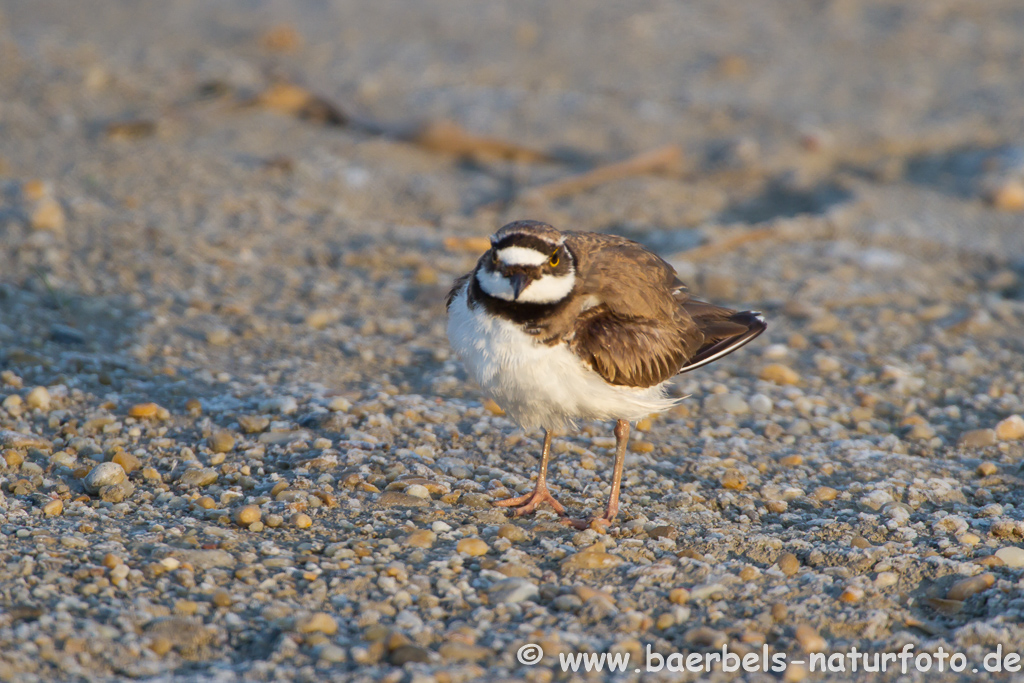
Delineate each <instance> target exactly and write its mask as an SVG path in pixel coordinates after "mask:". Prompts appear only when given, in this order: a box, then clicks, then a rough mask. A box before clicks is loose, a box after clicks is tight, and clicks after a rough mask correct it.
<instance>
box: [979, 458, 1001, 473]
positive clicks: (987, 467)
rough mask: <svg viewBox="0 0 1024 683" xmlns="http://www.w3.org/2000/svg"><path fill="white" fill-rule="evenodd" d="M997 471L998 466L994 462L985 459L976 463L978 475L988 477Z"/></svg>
mask: <svg viewBox="0 0 1024 683" xmlns="http://www.w3.org/2000/svg"><path fill="white" fill-rule="evenodd" d="M998 471H999V467H998V466H997V465H996V464H995V463H994V462H989V461H987V460H986V461H985V462H983V463H981V464H980V465H978V476H981V477H990V476H992V475H993V474H995V473H996V472H998Z"/></svg>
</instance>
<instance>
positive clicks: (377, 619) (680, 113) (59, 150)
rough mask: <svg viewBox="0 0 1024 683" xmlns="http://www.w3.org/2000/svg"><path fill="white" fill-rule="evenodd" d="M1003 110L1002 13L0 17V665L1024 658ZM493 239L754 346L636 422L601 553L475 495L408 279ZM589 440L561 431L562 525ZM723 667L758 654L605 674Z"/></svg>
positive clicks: (46, 673)
mask: <svg viewBox="0 0 1024 683" xmlns="http://www.w3.org/2000/svg"><path fill="white" fill-rule="evenodd" d="M332 107H333V108H332ZM444 121H448V122H453V123H454V124H456V125H457V126H459V127H461V129H462V130H463V131H466V132H469V133H472V134H475V135H479V136H490V137H493V138H498V139H501V140H505V141H511V142H514V143H515V144H517V145H520V146H521V147H522V148H521V149H520V150H519V152H518V156H516V157H515V158H513V159H508V158H493V157H487V156H474V157H472V158H465V157H460V156H456V155H452V154H449V153H444V152H438V151H437V150H432V149H429V148H428V146H425V145H424V144H422V142H423V138H422V137H421V138H419V143H417V138H416V137H415V134H414V133H410V131H416V130H418V129H419V128H418V127H419V126H422V125H423V124H426V123H430V122H434V123H437V122H444ZM338 124H345V125H338ZM1022 131H1024V8H1022V6H1021V4H1020V2H1018V1H1016V0H987V1H986V2H984V3H978V2H970V1H968V0H960V1H953V0H944V1H936V2H927V3H908V2H896V1H885V0H878V1H868V0H842V1H840V2H830V3H820V2H803V1H799V2H793V1H783V0H779V1H777V2H759V3H720V2H712V1H708V2H688V3H666V2H656V1H652V2H634V3H628V4H627V3H621V4H615V5H612V4H611V3H608V4H605V5H596V4H593V3H584V2H575V1H572V2H561V3H547V2H539V1H538V2H534V1H532V0H531V1H529V2H518V3H477V2H456V1H451V2H449V1H442V0H427V1H420V2H404V1H403V2H399V1H386V2H375V3H365V2H354V1H353V2H349V1H346V0H336V1H324V2H308V3H291V2H283V1H281V2H269V1H267V2H261V1H258V0H247V1H244V2H243V1H241V0H237V1H233V2H221V3H207V2H199V1H194V0H193V1H188V0H185V1H180V2H173V3H166V2H156V1H143V2H128V1H124V2H114V1H106V2H98V1H97V2H75V3H66V2H56V1H54V2H49V1H41V0H35V1H33V2H2V3H0V450H2V453H3V458H2V459H0V680H12V681H13V680H16V681H50V680H121V679H126V678H138V679H146V680H160V681H172V680H175V681H176V680H182V681H184V680H217V681H235V680H238V681H242V680H246V681H249V680H300V681H322V680H365V681H371V680H374V681H376V680H385V681H391V682H392V683H400V682H406V681H409V682H413V681H414V682H416V683H428V682H429V681H437V682H438V683H448V682H458V681H469V680H474V679H481V680H499V679H504V680H523V679H525V680H529V681H532V682H537V683H545V682H547V681H552V680H556V681H560V680H577V679H582V678H584V676H583V674H581V673H576V674H574V673H571V672H566V671H564V670H563V668H562V666H561V664H560V661H559V654H560V653H561V654H576V653H581V652H593V653H601V652H609V651H612V652H624V653H630V654H631V656H632V657H633V659H632V660H631V663H630V665H629V668H628V669H627V672H626V673H625V674H616V675H614V676H613V675H611V674H596V673H595V674H591V675H590V676H594V677H597V678H598V679H600V678H606V677H607V678H616V679H620V678H621V679H627V680H698V679H700V680H734V679H739V680H748V681H774V680H787V681H798V680H801V679H803V678H804V677H805V676H809V677H810V680H865V681H866V680H896V678H897V677H898V675H897V674H895V673H894V672H893V671H892V670H891V669H890V670H889V671H888V672H887V673H881V672H880V673H870V672H869V673H865V672H863V671H861V670H860V669H861V668H862V667H858V672H857V673H853V672H851V671H850V668H851V665H850V663H849V661H848V660H847V662H846V664H845V666H846V671H845V672H840V673H830V674H821V673H810V672H809V671H808V668H809V663H810V658H811V653H813V652H824V653H826V654H827V655H830V656H831V655H836V654H845V653H848V652H849V651H850V648H851V647H856V648H858V649H859V650H861V651H866V652H868V653H872V654H874V653H886V652H896V651H899V650H900V649H901V648H905V647H906V646H907V645H908V644H909V645H911V646H912V648H913V652H914V653H915V654H922V653H925V654H929V655H930V654H932V653H938V652H939V651H940V648H942V650H943V651H945V652H946V653H962V654H963V656H964V660H963V661H964V662H965V663H966V667H965V669H964V671H963V672H962V673H951V672H949V671H948V664H949V660H947V661H946V663H945V665H946V667H947V669H946V671H945V672H944V673H941V674H940V673H937V667H938V664H937V663H933V665H932V670H931V671H930V672H928V673H924V672H920V671H915V670H914V668H913V667H911V669H910V671H909V673H907V674H906V676H905V677H904V678H901V679H900V680H908V681H917V680H925V679H927V680H930V681H931V680H970V679H975V678H977V679H981V678H983V677H984V676H985V675H986V674H985V673H984V671H980V672H979V673H974V672H973V671H972V670H973V669H983V662H985V661H986V660H985V656H986V655H990V654H991V653H994V652H996V651H997V648H999V647H1001V648H1002V653H1003V655H1004V656H1005V655H1007V654H1009V653H1021V652H1022V651H1024V628H1022V627H1021V626H1020V622H1021V619H1022V617H1024V596H1022V589H1024V582H1022V572H1024V550H1021V549H1020V547H1019V546H1020V545H1021V544H1022V536H1024V514H1022V508H1019V507H1017V506H1019V505H1021V506H1024V493H1022V491H1024V488H1022V486H1021V484H1022V481H1021V472H1020V469H1019V465H1020V461H1021V457H1022V455H1024V440H1022V438H1024V420H1021V419H1020V418H1019V415H1020V414H1021V413H1024V356H1022V353H1021V352H1022V350H1024V348H1022V347H1024V342H1022V339H1024V325H1022V322H1021V320H1022V314H1024V213H1022V212H1021V210H1022V209H1024V135H1022ZM666 145H675V146H677V148H678V149H679V150H681V157H680V158H679V159H678V160H676V161H674V162H673V163H671V164H669V165H668V167H666V168H662V169H661V170H660V171H659V172H657V173H647V174H639V175H635V176H630V177H622V178H618V179H615V180H612V181H610V182H606V183H603V184H601V185H600V186H598V187H594V188H591V189H587V190H581V191H575V192H572V193H570V194H567V195H565V196H561V197H552V196H544V195H543V194H538V193H537V192H536V191H532V192H531V188H532V187H534V186H538V185H542V184H543V183H548V182H551V181H555V180H558V179H562V178H565V177H569V176H572V175H574V174H577V173H581V172H585V171H587V170H589V169H592V168H594V167H597V166H600V165H602V164H607V163H610V162H615V161H619V160H622V159H625V158H628V157H630V156H632V155H635V154H638V153H642V152H645V151H648V150H656V149H663V148H664V147H665V146H666ZM529 150H537V151H540V152H542V153H543V156H544V157H545V158H544V159H540V160H538V159H533V160H531V158H530V156H529V154H528V151H529ZM519 218H535V219H541V220H547V221H549V222H551V223H553V224H554V225H555V226H556V227H562V228H573V229H584V230H596V231H605V232H614V233H618V234H625V235H628V236H631V237H633V238H635V239H639V240H641V241H643V242H645V243H646V244H648V245H650V246H651V247H652V248H654V249H656V250H658V251H659V253H661V254H662V255H663V256H665V257H666V258H667V259H669V260H670V261H671V262H672V263H673V264H675V265H676V266H677V268H678V270H679V272H680V274H681V275H682V277H683V279H684V280H686V281H688V282H689V283H690V285H691V289H692V290H693V291H694V293H695V294H697V295H698V296H701V297H706V298H709V299H712V300H714V301H716V302H719V303H723V304H729V305H734V306H736V307H745V308H757V309H760V310H763V311H764V312H765V315H766V317H767V318H768V321H769V330H768V332H767V333H766V334H765V335H764V337H762V338H761V339H759V340H758V341H757V342H756V343H755V344H754V345H752V346H750V347H748V348H746V349H744V350H743V351H741V352H739V353H737V354H735V355H734V356H732V357H730V358H729V359H727V360H725V361H722V362H720V363H718V364H716V365H715V366H713V367H711V368H708V369H706V370H702V371H700V372H698V373H694V374H693V375H687V376H684V377H681V378H680V381H679V383H678V387H677V390H678V393H679V395H684V394H689V395H690V396H691V397H690V398H689V399H687V400H686V401H684V402H683V403H682V405H681V406H680V407H679V408H678V409H676V410H674V411H673V412H671V413H669V414H666V415H663V416H660V417H658V418H656V419H654V420H651V421H645V422H642V423H641V424H640V425H638V429H637V431H636V432H635V435H636V438H635V442H634V446H633V448H632V451H631V453H630V456H629V460H628V462H627V469H626V472H627V478H626V487H625V491H624V497H623V512H622V513H621V515H620V518H619V520H618V521H617V523H616V525H615V526H614V527H613V528H612V529H610V531H609V533H607V534H598V533H597V532H595V531H593V530H588V531H583V532H576V531H572V530H570V529H566V528H565V527H563V526H562V525H560V524H558V522H557V519H556V517H555V516H554V514H553V513H551V512H549V511H542V512H540V513H538V514H537V515H536V516H535V517H532V518H527V519H516V520H512V519H509V518H508V517H507V515H506V513H505V512H503V511H501V510H497V509H494V508H492V507H491V506H490V502H491V501H492V500H494V499H497V498H500V497H505V496H507V495H510V493H513V492H516V491H525V490H528V489H529V488H530V487H531V486H532V482H531V477H535V476H536V465H537V454H538V452H539V446H540V438H539V437H540V435H539V434H536V433H523V432H522V431H521V430H518V429H517V428H516V427H515V425H513V424H512V423H510V422H509V421H508V420H506V419H505V418H503V417H502V416H501V415H500V414H498V413H499V411H497V410H496V409H495V408H494V406H490V405H488V404H486V403H485V402H484V397H482V396H481V395H480V393H479V391H478V390H477V388H476V387H474V386H473V385H472V384H470V383H469V382H468V381H467V379H466V376H465V374H464V372H463V371H462V369H461V368H460V367H459V365H458V363H457V362H456V361H455V359H453V358H451V357H450V352H449V350H448V345H447V341H446V339H445V336H444V311H443V303H442V301H443V296H444V293H445V291H446V290H447V287H448V286H449V284H450V282H451V280H452V279H453V278H454V277H456V276H458V275H460V274H462V273H464V272H466V271H467V270H469V268H471V267H472V264H473V263H474V261H475V258H476V256H477V255H478V253H479V238H481V237H484V236H486V235H488V234H490V233H491V232H493V231H494V230H495V229H497V228H498V227H500V226H501V225H502V224H504V223H505V222H507V221H510V220H513V219H519ZM39 387H42V389H40V388H39ZM612 442H613V440H612V438H611V433H610V425H601V424H587V425H583V426H582V428H581V429H580V430H579V431H577V432H572V433H569V434H567V435H565V437H564V438H560V439H559V440H558V441H557V442H556V448H555V451H556V458H555V463H554V464H553V467H552V475H551V482H552V484H553V488H554V489H555V490H556V492H557V495H559V496H560V498H561V499H562V500H563V502H565V503H566V504H567V505H568V507H569V508H570V509H571V511H572V513H573V514H574V515H577V516H583V515H586V514H588V513H589V512H591V511H594V510H597V509H598V508H599V506H600V505H601V504H602V503H603V500H604V498H605V496H606V493H607V480H608V474H609V469H610V465H611V446H612ZM527 643H533V644H537V645H540V646H541V647H542V648H543V650H544V652H545V656H544V657H543V659H541V661H540V662H539V663H537V664H533V665H527V664H524V663H522V661H521V660H519V659H517V652H519V650H520V648H521V647H522V646H524V645H525V644H527ZM723 645H724V646H726V647H727V648H729V649H730V651H732V652H736V653H740V654H744V653H755V654H758V655H759V656H760V655H761V654H763V653H765V652H767V653H770V654H779V653H781V654H784V655H785V656H786V657H787V658H788V659H787V660H786V663H787V665H788V666H787V668H786V670H785V671H775V672H771V671H768V672H765V671H755V672H749V671H748V672H743V671H740V672H736V673H730V672H722V671H716V672H715V673H713V674H711V675H710V677H709V676H708V675H707V674H700V673H695V672H689V673H680V672H668V671H665V670H663V671H661V672H650V671H646V670H645V668H646V662H645V661H644V657H645V653H646V651H647V648H650V651H651V652H656V653H660V654H661V655H663V656H667V655H670V654H671V653H675V652H680V653H701V654H706V653H709V652H713V651H721V648H722V646H723ZM840 659H841V658H840ZM840 659H833V660H829V661H831V662H833V665H834V666H838V662H839V661H840ZM926 659H927V657H926ZM796 661H803V662H805V663H804V664H797V663H795V662H796ZM987 661H988V663H989V664H991V663H992V660H991V659H989V660H987ZM956 663H958V662H954V664H956ZM1011 663H1012V662H1011ZM890 666H894V665H890ZM587 678H589V676H588V677H587Z"/></svg>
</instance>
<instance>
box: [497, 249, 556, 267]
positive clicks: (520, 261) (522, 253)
mask: <svg viewBox="0 0 1024 683" xmlns="http://www.w3.org/2000/svg"><path fill="white" fill-rule="evenodd" d="M549 258H551V255H550V254H542V253H540V252H539V251H537V250H536V249H528V248H526V247H505V248H504V249H499V250H498V259H499V260H501V262H502V263H504V264H505V265H506V266H539V265H541V264H543V263H545V262H546V261H547V260H548V259H549Z"/></svg>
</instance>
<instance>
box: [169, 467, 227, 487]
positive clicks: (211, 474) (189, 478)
mask: <svg viewBox="0 0 1024 683" xmlns="http://www.w3.org/2000/svg"><path fill="white" fill-rule="evenodd" d="M219 477H220V475H219V474H218V473H217V470H215V469H213V468H212V467H194V468H192V469H189V470H186V471H185V472H184V473H183V474H182V475H181V477H180V478H179V479H178V484H179V485H180V486H197V487H203V486H209V485H210V484H215V483H216V482H217V479H218V478H219Z"/></svg>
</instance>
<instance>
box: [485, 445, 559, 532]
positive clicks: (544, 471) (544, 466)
mask: <svg viewBox="0 0 1024 683" xmlns="http://www.w3.org/2000/svg"><path fill="white" fill-rule="evenodd" d="M550 458H551V432H549V431H548V430H546V429H545V430H544V449H543V450H542V451H541V455H540V474H538V475H537V486H536V487H534V489H533V493H527V494H526V495H525V496H517V497H515V498H506V499H505V500H498V501H495V502H494V505H496V506H498V507H503V508H512V510H513V511H514V512H515V515H516V517H521V516H523V515H528V514H530V513H531V512H533V511H534V510H536V509H537V506H538V505H540V504H541V503H548V504H549V505H550V506H551V507H552V508H554V510H555V512H557V513H558V514H560V515H565V508H564V507H562V504H561V503H559V502H558V501H557V500H555V497H554V496H552V495H551V492H550V491H548V482H547V479H548V461H549V460H550Z"/></svg>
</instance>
